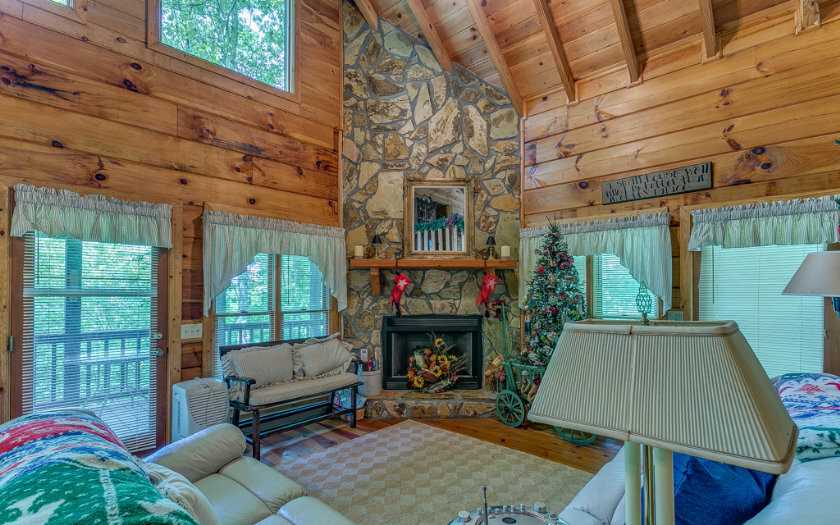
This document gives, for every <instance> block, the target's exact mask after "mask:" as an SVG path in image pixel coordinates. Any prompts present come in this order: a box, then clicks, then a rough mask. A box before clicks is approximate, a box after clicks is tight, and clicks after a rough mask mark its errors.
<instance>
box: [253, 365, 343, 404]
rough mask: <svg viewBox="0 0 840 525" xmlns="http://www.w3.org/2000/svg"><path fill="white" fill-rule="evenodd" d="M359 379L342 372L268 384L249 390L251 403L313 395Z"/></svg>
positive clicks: (270, 402) (281, 400)
mask: <svg viewBox="0 0 840 525" xmlns="http://www.w3.org/2000/svg"><path fill="white" fill-rule="evenodd" d="M358 381H359V379H358V378H357V377H356V375H355V374H350V373H346V372H345V373H342V374H339V375H335V376H328V377H322V378H321V379H306V380H302V381H293V382H291V383H282V384H279V385H269V386H264V387H262V388H256V389H253V390H251V405H269V404H272V403H280V402H283V401H289V400H290V399H295V398H298V397H307V396H315V395H318V394H322V393H325V392H329V391H331V390H337V389H339V388H344V387H348V386H350V385H352V384H355V383H357V382H358Z"/></svg>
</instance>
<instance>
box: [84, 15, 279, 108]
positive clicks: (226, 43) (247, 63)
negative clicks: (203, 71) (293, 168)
mask: <svg viewBox="0 0 840 525" xmlns="http://www.w3.org/2000/svg"><path fill="white" fill-rule="evenodd" d="M68 1H69V0H68ZM292 2H293V0H210V1H206V2H196V1H194V0H160V41H161V43H163V44H166V45H168V46H171V47H174V48H176V49H179V50H181V51H183V52H185V53H188V54H190V55H193V56H196V57H198V58H201V59H203V60H206V61H208V62H211V63H213V64H216V65H219V66H222V67H225V68H227V69H230V70H232V71H235V72H237V73H240V74H242V75H245V76H247V77H249V78H252V79H254V80H258V81H260V82H264V83H265V84H268V85H270V86H273V87H275V88H278V89H281V90H283V91H291V85H292V82H291V76H292V64H293V63H294V61H293V60H292V55H293V49H292V47H293V46H292V40H293V35H294V29H293V28H294V24H293V23H292V18H293V14H292Z"/></svg>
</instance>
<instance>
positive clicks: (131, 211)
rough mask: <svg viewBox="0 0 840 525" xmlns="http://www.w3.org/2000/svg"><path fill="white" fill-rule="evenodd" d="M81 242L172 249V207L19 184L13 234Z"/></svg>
mask: <svg viewBox="0 0 840 525" xmlns="http://www.w3.org/2000/svg"><path fill="white" fill-rule="evenodd" d="M35 231H37V232H41V233H44V234H46V235H49V236H50V237H59V238H72V239H78V240H80V241H94V242H109V243H118V244H136V245H144V246H156V247H159V248H171V247H172V206H170V205H169V204H153V203H148V202H132V201H124V200H120V199H115V198H113V197H108V196H106V195H80V194H78V193H75V192H72V191H70V190H62V189H55V188H44V187H35V186H30V185H28V184H17V185H16V186H15V208H14V212H13V213H12V227H11V234H12V236H14V237H23V236H24V235H26V234H27V233H30V232H35Z"/></svg>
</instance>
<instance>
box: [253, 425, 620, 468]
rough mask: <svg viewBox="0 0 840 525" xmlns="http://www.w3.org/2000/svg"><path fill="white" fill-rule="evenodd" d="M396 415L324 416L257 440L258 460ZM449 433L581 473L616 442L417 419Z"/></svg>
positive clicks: (320, 444)
mask: <svg viewBox="0 0 840 525" xmlns="http://www.w3.org/2000/svg"><path fill="white" fill-rule="evenodd" d="M400 421H403V420H400V419H387V420H381V419H379V420H361V421H359V424H358V426H357V428H355V429H353V428H350V426H349V425H348V424H347V423H345V422H344V421H340V420H327V421H322V422H320V423H315V424H312V425H307V426H305V427H303V428H301V429H296V430H290V431H287V432H282V433H278V434H274V435H272V436H269V437H267V438H265V439H264V440H263V444H262V447H263V453H262V461H263V462H264V463H268V464H270V465H273V466H276V465H279V464H281V463H283V462H287V461H292V460H294V459H298V458H300V457H306V456H307V455H311V454H317V453H318V452H320V451H322V450H326V449H328V448H330V447H334V446H337V445H340V444H341V443H344V442H347V441H350V440H353V439H356V438H358V437H360V436H363V435H365V434H368V433H370V432H376V431H377V430H380V429H383V428H386V427H388V426H391V425H395V424H397V423H399V422H400ZM418 421H420V422H421V423H424V424H426V425H431V426H434V427H437V428H441V429H444V430H449V431H451V432H457V433H459V434H464V435H466V436H471V437H474V438H477V439H481V440H483V441H489V442H491V443H495V444H497V445H501V446H504V447H508V448H511V449H516V450H520V451H522V452H527V453H529V454H533V455H535V456H539V457H542V458H545V459H548V460H551V461H556V462H558V463H562V464H564V465H568V466H570V467H574V468H578V469H580V470H584V471H586V472H591V473H595V472H597V471H598V469H600V468H601V467H602V466H603V465H604V464H605V463H606V462H608V461H609V460H610V459H612V458H613V457H614V456H615V454H616V453H617V452H618V450H619V449H620V448H621V442H620V441H616V440H613V439H606V438H598V440H597V441H596V442H595V443H594V444H592V445H590V446H586V447H581V446H577V445H573V444H571V443H568V442H566V441H563V440H562V439H560V438H559V437H557V436H556V435H554V433H553V432H552V431H551V430H539V429H536V428H533V427H531V428H510V427H506V426H505V425H503V424H502V423H500V422H498V421H496V420H495V419H484V418H471V419H422V420H418Z"/></svg>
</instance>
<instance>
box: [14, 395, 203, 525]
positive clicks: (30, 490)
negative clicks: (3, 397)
mask: <svg viewBox="0 0 840 525" xmlns="http://www.w3.org/2000/svg"><path fill="white" fill-rule="evenodd" d="M138 461H139V460H137V459H135V458H134V457H133V456H132V455H131V454H130V453H129V452H128V451H127V450H126V448H125V447H124V446H123V444H122V442H121V441H120V440H119V438H117V436H116V435H114V433H113V432H112V431H111V430H110V429H109V428H108V427H107V426H106V425H105V424H104V423H103V422H102V421H101V420H100V419H99V418H97V417H96V416H94V415H92V414H90V413H87V412H82V411H70V410H68V411H61V412H50V413H46V414H32V415H28V416H24V417H21V418H18V419H15V420H13V421H10V422H8V423H6V424H5V425H2V426H0V524H6V523H14V524H16V525H23V524H33V525H34V524H47V523H49V524H60V525H75V524H80V525H81V524H84V525H99V524H102V525H140V524H143V525H147V524H148V525H196V522H195V520H194V519H193V518H192V517H191V516H190V515H189V514H188V513H187V512H186V511H184V510H183V509H182V508H181V507H179V506H178V505H177V504H175V503H174V502H172V501H171V500H169V499H166V498H164V497H163V496H161V495H160V493H159V492H158V491H157V490H156V489H155V488H154V486H152V484H151V482H150V481H149V479H148V477H147V476H146V474H145V473H144V472H143V470H142V469H141V468H140V466H139V464H138Z"/></svg>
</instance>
